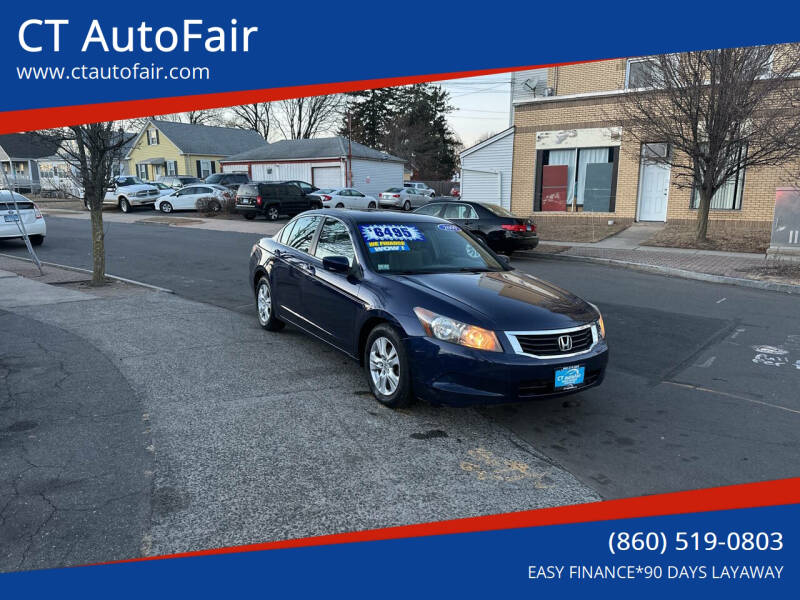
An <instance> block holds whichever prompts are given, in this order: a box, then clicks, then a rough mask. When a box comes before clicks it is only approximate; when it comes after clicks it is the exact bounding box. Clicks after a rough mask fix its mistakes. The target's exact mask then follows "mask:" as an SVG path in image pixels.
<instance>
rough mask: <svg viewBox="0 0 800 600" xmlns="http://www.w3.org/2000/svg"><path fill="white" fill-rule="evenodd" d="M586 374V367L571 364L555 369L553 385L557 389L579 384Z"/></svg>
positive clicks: (565, 388) (566, 388)
mask: <svg viewBox="0 0 800 600" xmlns="http://www.w3.org/2000/svg"><path fill="white" fill-rule="evenodd" d="M585 376H586V367H584V366H583V365H572V366H569V367H563V368H561V369H556V372H555V382H554V385H553V387H554V388H555V389H557V390H568V389H570V388H574V387H577V386H579V385H581V384H582V383H583V381H584V378H585Z"/></svg>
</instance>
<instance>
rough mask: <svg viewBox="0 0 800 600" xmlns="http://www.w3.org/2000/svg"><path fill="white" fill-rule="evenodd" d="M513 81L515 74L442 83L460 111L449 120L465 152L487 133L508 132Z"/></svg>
mask: <svg viewBox="0 0 800 600" xmlns="http://www.w3.org/2000/svg"><path fill="white" fill-rule="evenodd" d="M510 81H511V73H499V74H497V75H486V76H484V77H468V78H465V79H453V80H451V81H443V82H441V86H442V87H443V88H444V89H446V90H447V91H448V92H450V99H451V103H452V105H453V106H454V107H456V110H454V111H453V112H452V113H450V114H449V115H448V117H447V119H448V121H449V122H450V126H451V127H452V128H453V130H454V131H455V132H456V133H457V134H458V135H459V137H460V138H461V141H462V142H463V143H464V147H465V148H468V147H469V146H472V145H473V144H474V143H475V141H476V140H477V139H478V138H479V137H480V136H482V135H483V134H485V133H497V132H499V131H503V130H504V129H507V128H508V109H509V94H510Z"/></svg>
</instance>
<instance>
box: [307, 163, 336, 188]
mask: <svg viewBox="0 0 800 600" xmlns="http://www.w3.org/2000/svg"><path fill="white" fill-rule="evenodd" d="M311 179H312V181H311V183H312V185H315V186H317V187H318V188H338V187H341V186H342V171H341V169H340V168H339V167H313V168H312V169H311Z"/></svg>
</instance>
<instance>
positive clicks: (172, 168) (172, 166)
mask: <svg viewBox="0 0 800 600" xmlns="http://www.w3.org/2000/svg"><path fill="white" fill-rule="evenodd" d="M177 174H178V161H176V160H168V161H167V175H177Z"/></svg>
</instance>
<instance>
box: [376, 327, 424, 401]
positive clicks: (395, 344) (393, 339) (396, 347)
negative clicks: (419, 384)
mask: <svg viewBox="0 0 800 600" xmlns="http://www.w3.org/2000/svg"><path fill="white" fill-rule="evenodd" d="M364 371H365V374H366V377H367V383H368V384H369V387H370V390H372V394H373V395H374V396H375V399H376V400H377V401H378V402H380V403H381V404H383V405H384V406H388V407H389V408H403V407H404V406H408V405H409V404H411V401H412V400H413V399H414V397H413V395H412V393H411V373H410V372H409V361H408V355H407V354H406V348H405V346H404V345H403V342H402V340H401V339H400V335H399V333H398V332H397V330H396V329H395V328H394V327H392V326H391V325H389V324H388V323H381V324H380V325H377V326H376V327H375V328H374V329H373V330H372V331H371V332H370V334H369V337H367V343H366V345H365V346H364Z"/></svg>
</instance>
